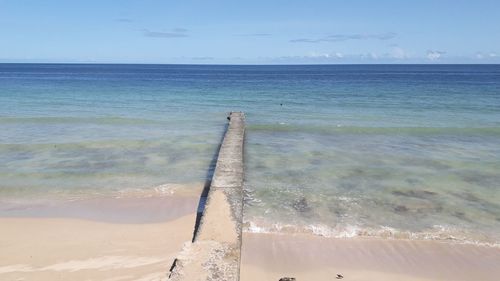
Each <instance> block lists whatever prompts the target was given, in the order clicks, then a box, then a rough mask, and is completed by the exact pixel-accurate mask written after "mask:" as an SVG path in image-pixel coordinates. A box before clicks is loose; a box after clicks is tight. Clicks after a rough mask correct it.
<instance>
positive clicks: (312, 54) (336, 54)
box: [306, 52, 344, 59]
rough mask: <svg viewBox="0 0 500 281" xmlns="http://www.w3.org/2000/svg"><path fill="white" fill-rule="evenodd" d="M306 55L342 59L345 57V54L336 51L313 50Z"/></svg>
mask: <svg viewBox="0 0 500 281" xmlns="http://www.w3.org/2000/svg"><path fill="white" fill-rule="evenodd" d="M306 57H309V58H324V59H341V58H343V57H344V54H342V53H339V52H336V53H316V52H312V53H310V54H309V55H307V56H306Z"/></svg>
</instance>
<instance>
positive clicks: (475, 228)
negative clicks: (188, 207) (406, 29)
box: [0, 64, 500, 244]
mask: <svg viewBox="0 0 500 281" xmlns="http://www.w3.org/2000/svg"><path fill="white" fill-rule="evenodd" d="M231 110H242V111H245V113H246V114H247V140H246V142H247V146H246V163H245V164H246V182H245V186H246V190H247V196H246V206H245V220H246V230H247V231H304V232H313V233H317V234H319V235H327V236H346V237H350V236H357V235H374V236H387V237H395V238H419V239H420V238H423V239H444V240H455V241H461V242H467V241H469V242H474V241H478V242H485V243H490V244H495V243H499V242H500V173H498V172H497V171H498V170H500V169H499V168H500V66H495V65H484V66H459V65H458V66H446V65H435V66H425V65H420V66H411V65H395V66H388V65H376V66H368V65H365V66H363V65H358V66H175V65H171V66H160V65H37V64H35V65H27V64H25V65H23V64H11V65H9V64H0V162H1V163H3V165H2V166H1V167H0V196H1V197H2V198H4V199H9V198H10V199H19V198H40V197H49V198H63V199H64V198H69V197H71V198H74V197H75V196H77V197H85V196H96V195H109V194H111V195H112V194H115V193H116V192H123V191H124V190H125V191H126V190H132V191H133V190H148V189H154V188H155V187H157V186H159V185H162V184H165V183H181V184H182V183H191V182H201V181H204V180H206V179H207V178H209V177H210V169H209V167H210V163H211V161H212V159H213V156H214V153H215V151H216V149H217V145H218V143H219V141H220V137H221V135H222V133H223V131H224V123H225V115H226V113H227V112H228V111H231Z"/></svg>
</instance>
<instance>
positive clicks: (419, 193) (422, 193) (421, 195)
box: [392, 190, 437, 199]
mask: <svg viewBox="0 0 500 281" xmlns="http://www.w3.org/2000/svg"><path fill="white" fill-rule="evenodd" d="M392 194H393V195H397V196H405V197H412V198H418V199H425V198H429V197H432V196H434V195H437V193H436V192H434V191H429V190H409V191H403V190H394V191H393V192H392Z"/></svg>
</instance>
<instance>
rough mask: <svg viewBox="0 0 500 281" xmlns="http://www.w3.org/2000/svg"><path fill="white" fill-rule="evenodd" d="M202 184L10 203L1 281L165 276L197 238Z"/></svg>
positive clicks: (1, 243) (0, 255) (0, 230)
mask: <svg viewBox="0 0 500 281" xmlns="http://www.w3.org/2000/svg"><path fill="white" fill-rule="evenodd" d="M199 190H200V189H199V188H198V189H195V190H193V191H192V192H188V193H185V194H182V192H180V194H176V195H168V196H153V197H141V198H133V197H126V198H96V199H89V200H80V201H76V202H72V203H69V202H59V203H58V202H53V204H43V205H36V206H31V207H30V206H27V205H22V207H21V205H19V204H10V205H8V206H7V205H5V204H4V205H3V206H2V215H3V217H2V218H0V248H1V249H2V250H1V251H0V280H107V281H117V280H148V281H149V280H165V279H166V278H167V273H168V270H169V268H170V266H171V265H172V262H173V260H174V258H175V256H176V255H177V254H178V252H179V251H180V249H181V248H182V246H183V244H184V243H186V242H190V241H191V239H192V235H193V226H194V222H195V218H196V209H197V204H198V200H199V197H197V196H195V195H194V194H196V193H197V192H199ZM15 206H17V207H15ZM6 216H10V217H6Z"/></svg>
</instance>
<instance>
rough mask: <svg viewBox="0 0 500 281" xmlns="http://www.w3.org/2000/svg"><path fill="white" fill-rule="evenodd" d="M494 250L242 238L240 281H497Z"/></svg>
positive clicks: (498, 255)
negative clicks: (286, 280) (290, 279)
mask: <svg viewBox="0 0 500 281" xmlns="http://www.w3.org/2000/svg"><path fill="white" fill-rule="evenodd" d="M499 262H500V249H499V248H492V247H484V246H475V245H459V244H450V243H446V242H436V241H410V240H384V239H371V238H370V239H364V238H349V239H337V238H324V237H319V236H312V235H293V234H255V233H244V235H243V247H242V264H241V281H250V280H279V279H280V278H281V277H295V278H297V281H302V280H336V276H337V274H341V275H342V276H343V278H342V279H343V280H360V281H361V280H364V281H365V280H370V281H378V280H380V281H382V280H385V281H387V280H398V281H399V280H407V281H424V280H425V281H428V280H498V276H500V267H498V264H499Z"/></svg>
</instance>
